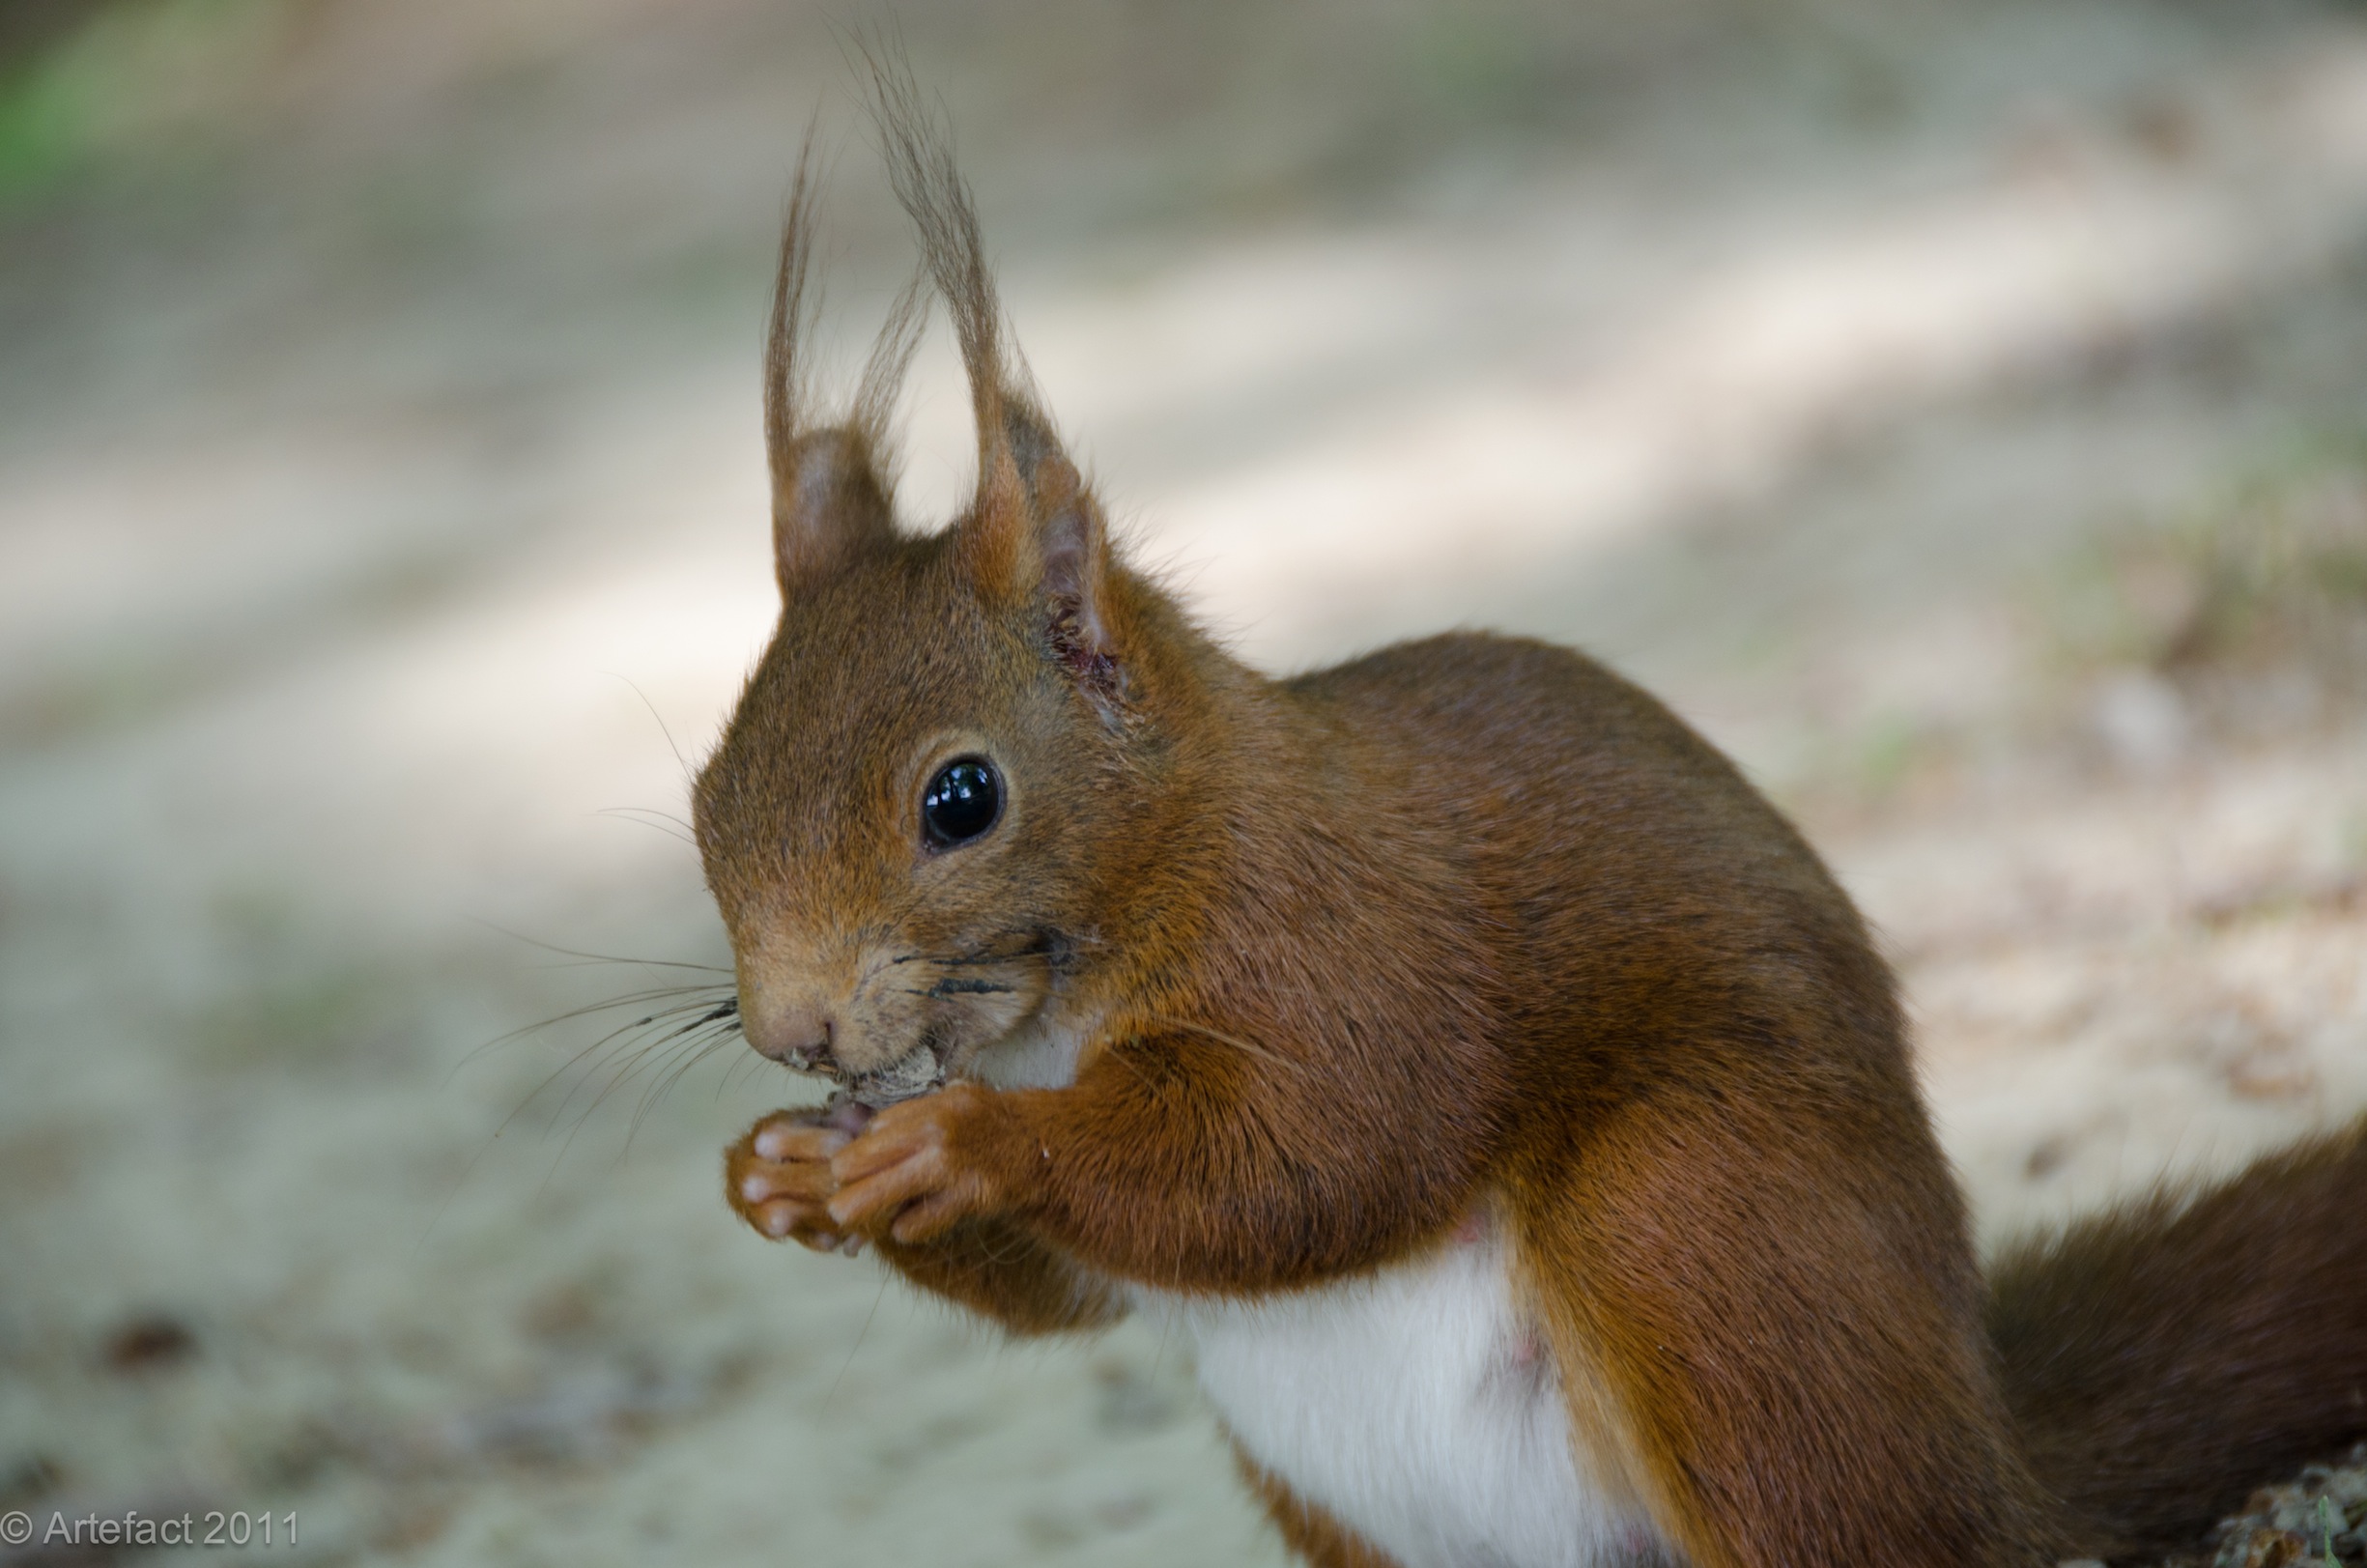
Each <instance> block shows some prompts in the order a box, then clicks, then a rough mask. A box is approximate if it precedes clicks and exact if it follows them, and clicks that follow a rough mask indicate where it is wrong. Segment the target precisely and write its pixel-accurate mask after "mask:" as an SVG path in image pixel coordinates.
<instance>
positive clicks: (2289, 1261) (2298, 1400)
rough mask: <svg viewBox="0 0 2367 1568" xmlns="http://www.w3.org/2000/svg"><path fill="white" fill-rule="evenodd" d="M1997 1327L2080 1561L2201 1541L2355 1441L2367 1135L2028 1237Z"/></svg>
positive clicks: (2361, 1406)
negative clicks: (2262, 1495) (2260, 1496)
mask: <svg viewBox="0 0 2367 1568" xmlns="http://www.w3.org/2000/svg"><path fill="white" fill-rule="evenodd" d="M1989 1292H1990V1294H1989V1332H1990V1337H1991V1339H1992V1341H1993V1342H1994V1344H1995V1345H1996V1347H1997V1354H1998V1356H1999V1359H2000V1361H2001V1363H2002V1368H2003V1372H2004V1376H2005V1382H2006V1396H2007V1400H2008V1402H2009V1403H2010V1405H2011V1408H2012V1411H2013V1414H2014V1417H2015V1419H2016V1421H2017V1422H2018V1423H2019V1424H2020V1427H2021V1431H2022V1437H2023V1441H2024V1443H2025V1444H2026V1445H2027V1448H2028V1452H2029V1455H2030V1460H2031V1466H2032V1468H2033V1469H2034V1470H2035V1471H2036V1472H2037V1473H2038V1475H2039V1479H2040V1480H2041V1481H2043V1482H2044V1483H2045V1484H2046V1485H2047V1486H2048V1487H2049V1488H2050V1489H2051V1490H2053V1491H2054V1493H2055V1494H2056V1495H2057V1496H2058V1497H2061V1498H2062V1499H2063V1501H2064V1502H2065V1504H2066V1505H2067V1507H2068V1511H2069V1516H2070V1523H2071V1526H2072V1529H2073V1531H2074V1532H2075V1540H2076V1543H2077V1545H2078V1548H2079V1550H2080V1551H2081V1552H2083V1553H2085V1554H2090V1555H2095V1556H2101V1557H2107V1558H2126V1557H2132V1556H2141V1555H2144V1554H2158V1553H2161V1552H2164V1551H2168V1550H2173V1549H2175V1548H2177V1547H2180V1546H2183V1545H2187V1544H2189V1543H2192V1542H2193V1541H2195V1540H2196V1539H2197V1538H2198V1537H2199V1536H2201V1535H2202V1534H2203V1533H2204V1532H2205V1531H2206V1530H2208V1529H2209V1528H2210V1525H2212V1524H2213V1523H2215V1522H2216V1521H2217V1520H2218V1519H2219V1518H2220V1517H2222V1516H2223V1515H2225V1514H2228V1513H2230V1512H2232V1511H2234V1509H2235V1507H2236V1506H2237V1504H2239V1502H2240V1501H2241V1500H2242V1499H2243V1497H2244V1496H2245V1494H2246V1493H2248V1492H2249V1491H2250V1490H2251V1489H2252V1488H2253V1487H2255V1486H2257V1485H2260V1484H2263V1483H2265V1482H2268V1481H2272V1480H2276V1479H2280V1478H2282V1477H2283V1476H2285V1475H2288V1474H2290V1473H2291V1472H2292V1471H2293V1470H2294V1469H2295V1468H2297V1467H2298V1466H2299V1465H2301V1464H2303V1463H2305V1462H2307V1461H2309V1460H2312V1459H2316V1458H2320V1457H2322V1456H2324V1454H2326V1453H2328V1452H2330V1451H2332V1450H2334V1449H2336V1448H2339V1447H2341V1446H2342V1445H2343V1444H2344V1443H2345V1442H2347V1441H2348V1440H2350V1439H2352V1438H2354V1437H2356V1436H2358V1435H2359V1434H2361V1433H2362V1432H2367V1122H2362V1123H2359V1124H2356V1125H2354V1126H2352V1127H2350V1128H2349V1129H2348V1130H2346V1131H2343V1132H2340V1133H2337V1134H2334V1135H2331V1136H2328V1137H2324V1138H2320V1139H2316V1140H2314V1141H2312V1142H2309V1143H2304V1144H2301V1145H2299V1146H2297V1147H2296V1148H2293V1149H2290V1150H2286V1151H2284V1152H2282V1153H2280V1154H2276V1155H2270V1156H2268V1157H2267V1158H2266V1159H2263V1160H2262V1161H2261V1162H2260V1163H2258V1164H2256V1165H2254V1166H2252V1167H2251V1168H2250V1169H2248V1170H2246V1171H2244V1172H2243V1173H2242V1174H2241V1175H2239V1176H2238V1177H2236V1178H2234V1179H2233V1180H2232V1181H2229V1182H2227V1183H2225V1184H2223V1185H2220V1186H2215V1187H2210V1188H2208V1189H2205V1190H2203V1191H2201V1192H2200V1193H2192V1194H2190V1193H2187V1192H2182V1191H2179V1190H2174V1189H2164V1190H2160V1191H2157V1192H2155V1193H2154V1194H2153V1196H2152V1197H2150V1198H2147V1199H2145V1200H2143V1201H2141V1202H2138V1203H2135V1204H2132V1205H2128V1206H2125V1207H2124V1208H2121V1209H2118V1210H2115V1211H2113V1212H2109V1213H2105V1214H2102V1215H2098V1216H2096V1217H2095V1218H2092V1219H2088V1220H2084V1221H2082V1222H2080V1223H2078V1224H2075V1225H2073V1226H2072V1227H2071V1228H2070V1229H2069V1230H2068V1231H2066V1232H2064V1233H2063V1234H2062V1235H2060V1236H2056V1237H2052V1238H2046V1239H2041V1240H2037V1241H2033V1242H2028V1243H2025V1244H2023V1245H2022V1246H2020V1247H2018V1248H2016V1249H2015V1250H2014V1251H2013V1252H2012V1253H2011V1254H2010V1255H2009V1256H2007V1257H2006V1258H2004V1259H2003V1260H2001V1261H2000V1263H1999V1264H1998V1266H1997V1267H1996V1269H1994V1270H1992V1273H1991V1276H1990V1287H1989Z"/></svg>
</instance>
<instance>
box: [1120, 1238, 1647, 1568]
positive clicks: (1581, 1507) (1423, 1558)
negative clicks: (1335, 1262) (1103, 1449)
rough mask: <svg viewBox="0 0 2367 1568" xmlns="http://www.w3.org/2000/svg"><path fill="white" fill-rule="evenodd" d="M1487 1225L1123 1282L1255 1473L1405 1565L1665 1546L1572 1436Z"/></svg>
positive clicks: (1508, 1562)
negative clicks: (1247, 1276) (1165, 1324)
mask: <svg viewBox="0 0 2367 1568" xmlns="http://www.w3.org/2000/svg"><path fill="white" fill-rule="evenodd" d="M1510 1264H1511V1255H1510V1247H1509V1245H1508V1243H1507V1242H1506V1240H1505V1239H1504V1238H1503V1236H1502V1234H1501V1232H1500V1230H1498V1229H1497V1227H1494V1226H1488V1227H1485V1228H1484V1230H1483V1232H1482V1233H1481V1234H1480V1235H1479V1237H1478V1239H1477V1240H1468V1241H1464V1240H1458V1241H1457V1242H1454V1243H1449V1244H1447V1245H1444V1246H1441V1247H1440V1248H1438V1249H1437V1250H1435V1251H1431V1252H1427V1253H1424V1254H1422V1255H1420V1256H1418V1257H1416V1258H1413V1259H1412V1260H1409V1261H1407V1262H1404V1263H1400V1264H1397V1265H1394V1266H1392V1267H1391V1268H1389V1269H1384V1270H1383V1271H1382V1272H1381V1273H1380V1274H1378V1275H1376V1276H1373V1277H1370V1278H1366V1279H1359V1280H1354V1281H1349V1282H1345V1283H1342V1284H1336V1285H1326V1286H1321V1287H1318V1288H1316V1289H1313V1290H1306V1291H1295V1292H1289V1293H1283V1294H1276V1295H1272V1296H1267V1297H1256V1298H1252V1299H1244V1298H1228V1297H1194V1296H1181V1295H1175V1294H1171V1293H1167V1292H1159V1291H1149V1290H1142V1289H1137V1290H1136V1291H1135V1297H1136V1302H1137V1305H1138V1306H1139V1307H1140V1308H1142V1309H1143V1310H1144V1311H1145V1312H1146V1313H1147V1314H1150V1315H1170V1314H1171V1315H1172V1317H1173V1321H1174V1322H1175V1324H1176V1325H1177V1326H1178V1327H1180V1328H1182V1329H1183V1330H1185V1331H1186V1332H1188V1333H1189V1334H1190V1336H1191V1338H1192V1340H1193V1343H1194V1344H1195V1346H1196V1347H1197V1351H1198V1359H1199V1375H1200V1386H1201V1388H1202V1389H1203V1390H1204V1391H1205V1392H1206V1393H1207V1395H1208V1397H1209V1399H1210V1400H1211V1401H1212V1403H1213V1404H1214V1405H1215V1407H1216V1409H1217V1411H1219V1413H1221V1414H1222V1416H1223V1417H1224V1420H1225V1424H1226V1425H1227V1426H1228V1427H1229V1428H1231V1430H1232V1433H1233V1435H1234V1437H1235V1438H1236V1439H1237V1440H1239V1441H1240V1442H1241V1446H1242V1447H1243V1448H1244V1449H1245V1450H1247V1452H1248V1454H1249V1456H1250V1458H1252V1459H1253V1460H1255V1461H1256V1462H1257V1463H1258V1464H1259V1465H1260V1466H1262V1467H1263V1468H1265V1469H1267V1470H1268V1471H1269V1472H1270V1473H1271V1474H1273V1475H1274V1476H1275V1477H1277V1478H1278V1479H1280V1480H1281V1481H1282V1482H1284V1483H1285V1484H1286V1485H1288V1486H1289V1487H1290V1489H1291V1490H1292V1491H1293V1492H1295V1493H1296V1494H1298V1496H1299V1497H1303V1498H1304V1499H1306V1500H1307V1501H1309V1502H1312V1503H1316V1504H1318V1505H1319V1506H1321V1507H1322V1508H1323V1509H1324V1510H1325V1511H1326V1512H1327V1513H1329V1514H1330V1515H1331V1516H1332V1517H1333V1518H1334V1519H1337V1520H1338V1521H1339V1522H1340V1523H1341V1524H1343V1525H1347V1526H1349V1527H1350V1528H1351V1529H1353V1530H1355V1532H1356V1533H1357V1534H1358V1535H1361V1536H1362V1537H1364V1538H1365V1539H1366V1540H1368V1541H1370V1542H1371V1543H1372V1544H1373V1545H1374V1546H1376V1547H1379V1548H1380V1549H1382V1550H1383V1552H1385V1553H1386V1554H1388V1555H1389V1556H1391V1557H1393V1558H1395V1559H1396V1560H1397V1561H1398V1562H1399V1563H1401V1564H1403V1565H1404V1568H1611V1565H1612V1564H1641V1563H1651V1562H1659V1561H1662V1560H1664V1559H1663V1557H1662V1556H1661V1554H1660V1553H1659V1552H1658V1550H1657V1537H1656V1535H1655V1532H1654V1531H1653V1530H1652V1528H1651V1526H1650V1525H1649V1524H1648V1522H1647V1521H1646V1520H1645V1519H1643V1518H1642V1517H1641V1516H1640V1514H1639V1513H1638V1512H1637V1511H1635V1510H1634V1509H1633V1508H1632V1507H1631V1506H1627V1505H1624V1504H1623V1502H1622V1501H1621V1500H1619V1499H1618V1497H1616V1495H1615V1494H1613V1493H1612V1492H1611V1490H1610V1489H1608V1488H1606V1487H1605V1486H1604V1485H1603V1484H1602V1482H1601V1479H1600V1477H1599V1476H1598V1474H1597V1473H1595V1470H1594V1467H1593V1465H1592V1463H1591V1461H1590V1458H1589V1457H1587V1456H1582V1455H1580V1454H1579V1453H1578V1452H1577V1451H1576V1450H1575V1446H1574V1443H1573V1440H1572V1429H1571V1423H1570V1415H1569V1407H1568V1406H1567V1404H1566V1403H1565V1402H1564V1401H1563V1399H1562V1396H1561V1390H1560V1387H1559V1385H1558V1382H1557V1379H1556V1376H1555V1373H1554V1364H1553V1361H1552V1358H1551V1357H1550V1356H1549V1355H1546V1354H1542V1353H1541V1351H1540V1350H1539V1349H1538V1348H1537V1343H1536V1341H1535V1340H1534V1339H1533V1337H1532V1336H1531V1335H1530V1333H1529V1331H1528V1329H1527V1328H1526V1326H1524V1324H1523V1323H1522V1322H1521V1317H1520V1314H1519V1312H1518V1310H1517V1308H1516V1306H1515V1304H1514V1298H1513V1292H1512V1279H1511V1271H1510Z"/></svg>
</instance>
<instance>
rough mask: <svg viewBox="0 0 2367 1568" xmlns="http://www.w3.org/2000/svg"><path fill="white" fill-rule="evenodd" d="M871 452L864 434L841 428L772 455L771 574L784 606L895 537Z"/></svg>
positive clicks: (813, 434) (792, 443) (814, 435)
mask: <svg viewBox="0 0 2367 1568" xmlns="http://www.w3.org/2000/svg"><path fill="white" fill-rule="evenodd" d="M870 445H871V443H870V440H869V439H868V438H867V437H866V436H865V435H864V433H863V432H862V430H861V429H860V428H858V427H855V426H849V425H842V426H840V427H838V428H836V429H832V430H814V431H809V432H807V433H806V434H804V435H802V436H797V437H794V438H792V439H790V440H789V441H787V442H785V443H784V448H783V449H777V450H776V451H775V452H774V453H773V572H774V575H775V576H776V577H778V578H779V579H780V581H781V596H782V598H783V599H784V600H787V599H793V598H795V597H796V596H797V593H798V590H799V588H800V587H801V586H803V585H804V584H809V583H812V582H813V581H815V580H816V579H818V578H822V577H826V576H828V575H829V574H831V573H832V572H835V571H837V570H838V569H839V568H840V567H841V566H844V565H845V564H846V563H847V562H848V561H851V560H853V559H855V558H856V557H857V556H862V555H865V554H868V553H869V552H870V551H871V550H872V549H874V548H876V547H877V546H879V545H882V544H884V543H886V542H887V541H888V540H890V539H891V538H893V537H894V536H895V523H894V519H893V511H894V508H893V507H892V506H891V505H890V503H889V500H888V488H887V486H886V485H885V484H884V483H883V482H881V479H880V477H879V470H878V466H877V465H876V464H875V463H874V462H873V461H872V457H871V450H870Z"/></svg>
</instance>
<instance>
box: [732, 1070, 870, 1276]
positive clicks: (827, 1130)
mask: <svg viewBox="0 0 2367 1568" xmlns="http://www.w3.org/2000/svg"><path fill="white" fill-rule="evenodd" d="M869 1121H870V1110H869V1109H868V1108H867V1107H865V1106H862V1105H857V1104H855V1103H854V1102H853V1101H851V1100H845V1101H841V1100H833V1101H832V1102H831V1103H830V1104H828V1105H824V1106H820V1107H817V1108H813V1109H809V1110H798V1111H775V1112H774V1113H773V1114H772V1115H770V1116H767V1117H764V1118H762V1119H761V1120H759V1121H758V1122H757V1123H756V1126H752V1127H750V1128H749V1129H748V1130H747V1132H746V1133H744V1134H742V1136H741V1138H740V1140H739V1142H737V1143H735V1144H733V1145H732V1146H731V1147H730V1148H728V1149H727V1150H725V1151H724V1201H725V1202H727V1203H728V1204H729V1205H730V1206H731V1210H732V1212H734V1213H736V1214H738V1215H739V1216H740V1217H741V1218H742V1219H744V1220H746V1221H747V1222H748V1223H749V1224H750V1225H751V1226H753V1227H754V1228H755V1229H756V1233H757V1234H758V1235H760V1236H764V1237H767V1238H770V1239H771V1240H776V1241H781V1240H791V1241H796V1242H798V1243H799V1244H800V1245H803V1246H808V1247H812V1248H813V1250H814V1251H816V1252H844V1253H847V1254H849V1255H851V1254H853V1253H855V1252H857V1251H860V1250H861V1249H862V1246H863V1240H862V1238H860V1237H857V1236H852V1235H849V1234H847V1233H846V1232H845V1231H844V1230H843V1229H842V1228H841V1227H840V1226H837V1225H834V1224H833V1223H832V1222H831V1219H830V1211H829V1209H828V1207H827V1206H828V1204H829V1202H830V1199H831V1196H832V1195H833V1194H834V1193H836V1192H837V1191H838V1190H839V1183H838V1179H837V1178H836V1177H835V1176H833V1175H832V1174H831V1169H830V1159H831V1156H832V1155H836V1154H837V1153H838V1152H839V1151H840V1150H841V1149H843V1148H845V1147H846V1145H847V1144H848V1143H850V1142H851V1141H853V1139H854V1136H855V1134H856V1133H858V1132H860V1131H861V1130H863V1127H864V1126H865V1124H866V1123H868V1122H869Z"/></svg>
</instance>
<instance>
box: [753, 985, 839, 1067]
mask: <svg viewBox="0 0 2367 1568" xmlns="http://www.w3.org/2000/svg"><path fill="white" fill-rule="evenodd" d="M740 1023H741V1028H742V1029H743V1030H744V1031H745V1032H746V1033H747V1036H748V1043H749V1044H751V1045H753V1046H755V1047H756V1052H757V1054H758V1055H760V1056H769V1057H771V1058H772V1059H773V1060H774V1061H776V1062H780V1063H784V1064H785V1065H786V1066H789V1067H792V1068H795V1069H798V1070H799V1071H801V1072H830V1071H834V1070H836V1069H837V1067H838V1059H837V1058H836V1057H834V1056H832V1055H831V1053H830V1044H831V1039H832V1037H833V1036H834V1035H836V1034H837V1032H838V1029H837V1020H836V1019H834V1018H833V1017H832V1016H831V1015H830V1011H829V1009H827V1008H824V1007H821V1006H820V1005H818V1004H816V1003H812V1002H803V1003H793V1004H790V1005H787V1006H781V1005H778V1004H775V1005H772V1006H768V1007H764V1008H762V1009H758V1010H754V1011H751V1010H748V1009H745V1008H744V1009H742V1011H741V1018H740Z"/></svg>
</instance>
